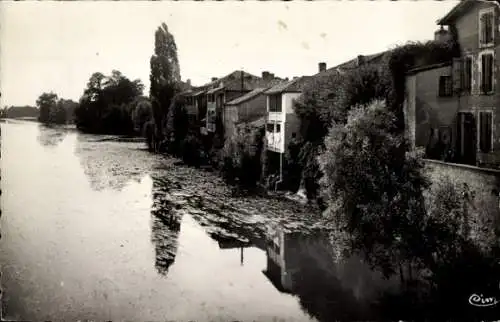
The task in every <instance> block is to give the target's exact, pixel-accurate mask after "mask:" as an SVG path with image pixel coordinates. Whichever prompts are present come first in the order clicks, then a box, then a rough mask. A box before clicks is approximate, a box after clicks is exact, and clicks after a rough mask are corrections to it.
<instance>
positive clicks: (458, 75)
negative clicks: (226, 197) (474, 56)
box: [452, 58, 463, 93]
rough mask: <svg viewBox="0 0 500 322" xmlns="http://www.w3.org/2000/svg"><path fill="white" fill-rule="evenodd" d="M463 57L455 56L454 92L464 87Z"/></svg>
mask: <svg viewBox="0 0 500 322" xmlns="http://www.w3.org/2000/svg"><path fill="white" fill-rule="evenodd" d="M462 62H463V61H462V59H460V58H453V74H452V80H453V92H455V93H458V92H460V90H461V89H462V83H463V75H462V71H463V68H462Z"/></svg>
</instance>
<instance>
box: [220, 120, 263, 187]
mask: <svg viewBox="0 0 500 322" xmlns="http://www.w3.org/2000/svg"><path fill="white" fill-rule="evenodd" d="M264 131H265V129H264V128H261V127H258V128H255V127H251V126H246V127H245V128H243V129H240V130H239V131H238V133H237V134H236V135H234V136H233V137H231V138H229V139H227V140H226V142H225V144H224V148H223V149H222V169H221V170H222V175H223V177H224V179H225V180H226V182H228V183H235V182H238V183H239V184H240V185H241V186H243V187H246V188H252V187H255V185H256V184H257V182H258V181H259V180H260V178H261V174H262V164H261V155H262V151H263V148H264V145H263V143H264V135H265V132H264Z"/></svg>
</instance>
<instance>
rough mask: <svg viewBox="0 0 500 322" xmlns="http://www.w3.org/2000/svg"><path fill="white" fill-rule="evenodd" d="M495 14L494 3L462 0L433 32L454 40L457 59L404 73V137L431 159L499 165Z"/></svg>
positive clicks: (438, 37)
mask: <svg viewBox="0 0 500 322" xmlns="http://www.w3.org/2000/svg"><path fill="white" fill-rule="evenodd" d="M499 14H500V10H499V4H498V2H496V1H480V0H465V1H462V2H460V3H459V4H457V5H456V6H455V7H454V8H453V9H452V10H451V11H450V12H448V14H446V15H445V16H444V17H443V18H441V19H439V21H438V22H437V24H438V25H440V26H441V28H440V30H438V31H436V33H435V40H438V41H445V40H447V39H455V40H456V41H457V43H458V44H459V46H460V55H459V57H456V58H455V59H453V61H450V62H446V63H444V64H440V65H435V66H427V67H424V68H420V69H417V70H412V71H410V72H409V73H408V75H407V81H406V90H407V100H406V104H405V115H406V122H407V129H408V132H407V135H408V137H409V138H410V140H411V141H412V142H413V144H414V146H415V147H425V148H426V151H427V154H428V157H430V158H437V159H441V160H445V161H452V162H459V163H465V164H470V165H479V166H489V167H497V166H498V165H500V153H499V152H498V151H499V150H500V138H499V134H500V121H499V118H498V117H496V115H498V112H500V82H499V81H498V79H499V73H498V66H499V60H498V59H497V58H496V57H497V56H498V55H497V54H498V53H499V43H500V32H499V31H500V29H499Z"/></svg>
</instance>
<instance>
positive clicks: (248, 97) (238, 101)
mask: <svg viewBox="0 0 500 322" xmlns="http://www.w3.org/2000/svg"><path fill="white" fill-rule="evenodd" d="M265 90H266V89H265V88H256V89H254V90H253V91H251V92H249V93H246V94H245V95H243V96H240V97H238V98H236V99H234V100H232V101H230V102H228V103H226V105H238V104H241V103H243V102H246V101H248V100H251V99H252V98H254V97H256V96H258V95H259V94H262V93H263V92H264V91H265Z"/></svg>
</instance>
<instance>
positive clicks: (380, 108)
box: [320, 101, 428, 276]
mask: <svg viewBox="0 0 500 322" xmlns="http://www.w3.org/2000/svg"><path fill="white" fill-rule="evenodd" d="M395 123H396V118H395V117H394V114H392V113H390V112H389V111H388V110H387V108H386V106H385V104H384V103H383V102H380V101H376V102H374V103H372V104H370V105H369V106H367V107H357V108H355V109H353V110H352V111H350V112H349V114H348V120H347V123H346V124H345V125H341V124H335V125H334V126H332V128H331V130H330V133H329V134H328V136H327V137H326V139H325V151H324V152H323V153H321V155H320V166H321V170H322V172H323V174H324V177H323V178H322V184H323V187H324V189H325V191H324V192H325V194H326V196H327V204H328V210H327V215H329V216H330V217H331V218H332V221H333V222H334V223H335V224H340V226H341V227H342V228H343V229H345V230H346V231H347V232H348V233H349V234H350V235H351V236H352V238H351V239H352V246H353V249H352V250H353V251H361V252H362V253H364V254H365V255H366V258H367V260H368V262H369V263H370V264H372V265H373V266H374V267H378V268H380V269H381V270H382V271H383V272H384V273H385V274H386V275H387V276H389V275H391V274H393V273H395V272H396V271H397V268H398V266H399V265H400V264H401V263H402V262H404V261H411V260H412V258H413V255H414V253H413V251H412V249H413V248H414V247H415V243H418V242H419V241H420V239H419V238H420V235H419V233H420V231H421V230H420V225H421V223H422V218H423V217H424V215H425V208H424V206H425V205H424V202H423V195H422V192H423V190H424V189H425V188H426V187H427V186H428V180H427V179H426V178H425V177H424V176H423V175H422V174H421V169H423V162H422V159H421V158H420V156H419V155H415V154H411V153H406V154H404V155H403V156H401V155H400V154H397V153H395V151H398V150H399V149H400V148H401V146H404V145H405V144H406V142H405V140H404V137H403V136H402V135H400V134H393V133H391V129H393V128H394V127H395V126H396V124H395Z"/></svg>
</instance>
